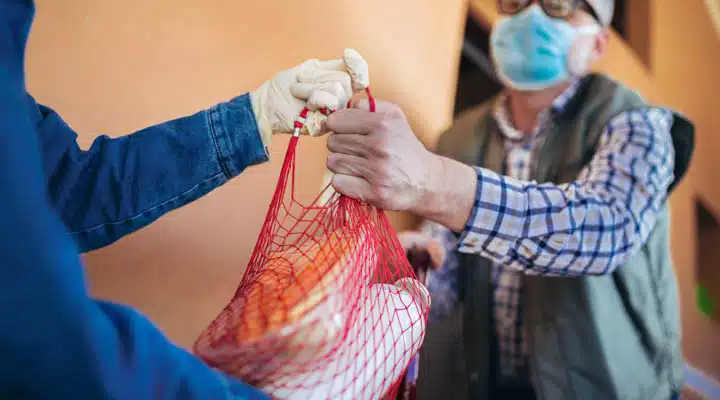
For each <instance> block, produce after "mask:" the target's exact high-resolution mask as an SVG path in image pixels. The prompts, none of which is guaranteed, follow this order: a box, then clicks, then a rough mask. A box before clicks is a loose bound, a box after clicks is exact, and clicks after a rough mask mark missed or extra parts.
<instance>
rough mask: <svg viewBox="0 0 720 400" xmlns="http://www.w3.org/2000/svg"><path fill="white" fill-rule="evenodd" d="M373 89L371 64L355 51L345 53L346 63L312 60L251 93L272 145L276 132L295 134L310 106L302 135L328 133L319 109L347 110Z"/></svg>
mask: <svg viewBox="0 0 720 400" xmlns="http://www.w3.org/2000/svg"><path fill="white" fill-rule="evenodd" d="M369 85H370V76H369V73H368V66H367V62H365V60H364V59H363V58H362V56H361V55H360V53H358V52H357V51H355V50H353V49H345V53H344V56H343V58H342V59H337V60H331V61H319V60H309V61H306V62H304V63H302V64H300V65H299V66H297V67H295V68H292V69H289V70H286V71H283V72H280V73H279V74H277V75H276V76H275V77H274V78H272V79H271V80H269V81H267V82H265V83H264V84H263V85H261V86H260V87H259V88H258V89H257V90H255V91H254V92H252V93H250V99H251V102H252V108H253V112H254V113H255V119H256V120H257V123H258V129H259V130H260V134H261V135H262V138H263V142H264V143H265V144H266V145H269V143H270V138H271V135H272V134H273V133H275V132H280V133H292V132H293V128H294V122H295V119H296V118H297V117H298V115H299V114H300V112H301V111H302V109H303V108H305V106H306V105H307V106H308V108H309V109H310V110H311V112H310V113H309V114H308V118H307V121H306V123H305V128H303V131H302V132H301V133H302V134H306V135H307V134H309V135H311V136H317V135H321V134H323V133H325V132H326V129H325V127H324V122H325V121H326V120H327V117H326V116H325V115H323V114H322V113H321V112H320V111H319V109H321V108H329V109H332V110H337V109H341V108H344V107H345V105H346V104H347V102H348V101H349V100H350V98H351V97H352V96H353V94H354V93H356V92H358V91H360V90H363V89H365V88H366V87H368V86H369Z"/></svg>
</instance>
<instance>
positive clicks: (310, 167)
mask: <svg viewBox="0 0 720 400" xmlns="http://www.w3.org/2000/svg"><path fill="white" fill-rule="evenodd" d="M37 4H38V12H37V18H36V22H35V25H34V28H33V32H32V35H31V41H30V45H29V51H28V64H27V68H28V79H29V87H30V90H31V92H32V93H33V94H34V95H35V96H36V97H37V99H38V100H39V101H40V102H43V103H45V104H48V105H50V106H52V107H54V108H55V109H57V110H58V111H59V112H60V114H61V115H63V116H64V118H65V119H66V120H67V122H68V123H69V124H70V125H71V126H72V127H73V128H75V129H76V130H77V131H78V133H79V134H80V140H81V143H82V145H83V146H88V145H89V144H90V143H91V142H92V140H93V138H94V137H96V136H97V135H100V134H109V135H111V136H113V135H120V134H124V133H128V132H132V131H134V130H137V129H140V128H142V127H144V126H147V125H149V124H153V123H158V122H162V121H164V120H167V119H171V118H175V117H179V116H182V115H185V114H188V113H192V112H194V111H197V110H199V109H202V108H206V107H209V106H212V105H213V104H215V103H217V102H220V101H223V100H226V99H229V98H231V97H233V96H236V95H238V94H241V93H243V92H246V91H249V90H252V89H253V88H255V87H256V86H258V85H259V84H260V83H261V82H263V81H264V80H265V79H268V78H270V77H271V75H272V74H273V73H275V72H277V71H279V70H280V69H283V68H287V67H290V66H292V65H294V64H297V63H299V62H301V61H303V60H305V59H307V58H323V59H327V58H335V57H338V56H340V55H341V54H342V49H343V47H346V46H347V47H354V48H356V49H358V50H360V52H361V53H362V54H363V55H364V56H365V57H366V58H367V59H368V61H369V63H370V68H371V77H372V84H373V87H374V91H375V94H376V95H377V96H378V97H381V98H385V99H389V100H392V101H394V102H397V103H399V104H400V105H402V106H403V108H404V109H405V111H406V113H407V114H408V116H409V118H410V120H411V122H412V124H413V126H414V128H415V129H416V131H417V132H418V134H419V135H420V136H421V138H422V139H423V140H424V141H425V142H426V143H427V144H428V145H429V146H432V145H433V144H434V142H435V140H436V139H437V137H438V134H439V133H440V132H441V131H442V129H443V128H445V127H446V126H448V124H449V123H450V122H451V120H452V117H453V114H454V113H456V112H458V111H460V110H462V109H464V108H465V107H468V106H471V105H473V104H476V103H477V102H479V101H481V100H482V99H484V98H487V96H490V95H492V94H493V93H495V92H496V91H497V90H498V89H499V86H498V85H497V84H496V83H495V82H493V81H492V79H490V77H489V76H488V74H487V73H486V72H484V70H483V68H482V65H480V64H478V62H479V61H478V60H482V56H483V55H484V56H485V58H486V57H487V31H488V28H489V27H490V26H491V25H492V23H493V22H494V21H495V20H496V19H497V14H496V12H495V1H494V0H470V1H466V0H443V1H435V0H413V1H410V0H395V1H385V0H366V1H363V2H354V1H349V0H335V1H329V0H326V1H323V0H306V1H303V2H296V1H289V0H285V1H264V0H244V1H237V0H234V1H231V0H203V1H200V0H173V1H170V0H151V1H140V0H124V1H119V0H103V1H98V0H64V1H62V2H60V1H51V0H40V1H38V2H37ZM719 9H720V1H719V0H704V1H703V0H687V1H682V2H675V1H651V0H632V4H630V1H618V12H617V14H616V20H615V23H614V28H615V31H616V32H615V34H614V36H613V38H612V45H611V48H610V54H609V56H608V57H607V59H606V60H605V61H604V62H603V63H602V65H600V66H599V69H600V70H602V71H606V72H609V73H611V74H612V75H613V76H614V77H616V78H617V79H619V80H621V81H623V82H625V83H627V84H628V85H630V86H631V87H634V88H636V89H638V90H640V91H641V92H642V93H643V94H644V95H645V96H646V97H647V98H648V99H650V100H651V101H653V102H657V103H660V104H664V105H669V106H672V107H674V108H676V109H678V110H679V111H681V112H683V113H685V114H687V115H688V116H689V117H690V118H691V119H692V120H693V121H694V122H695V123H696V124H697V128H698V132H697V136H698V143H697V150H696V158H695V160H694V162H693V166H692V168H691V170H690V173H689V176H688V177H687V178H686V180H685V182H684V183H683V184H682V185H681V187H680V188H679V189H678V190H677V191H676V192H675V194H674V195H673V196H672V199H671V206H672V219H673V224H672V226H673V228H672V229H673V231H672V235H673V236H672V247H673V257H674V260H675V265H676V268H677V272H678V275H679V278H680V289H681V294H682V296H681V297H682V311H683V327H684V332H685V343H684V348H685V352H686V354H687V359H688V360H689V363H690V364H691V365H693V366H695V367H697V368H698V369H700V370H702V371H704V372H705V373H706V374H707V375H709V376H714V377H716V378H717V377H720V322H718V321H720V317H718V316H717V314H718V313H719V312H720V311H717V308H718V307H720V304H716V311H715V313H714V314H711V315H709V316H706V315H703V314H701V313H700V312H699V311H698V308H697V307H696V299H695V297H696V287H697V285H698V282H700V283H702V284H703V285H705V287H706V289H708V291H709V292H710V293H711V294H712V296H714V298H715V301H716V303H717V301H720V251H718V250H717V249H718V248H720V228H719V227H718V223H717V220H718V218H720V185H718V184H717V178H716V175H717V172H716V171H718V168H720V161H718V159H719V158H718V157H717V154H718V151H720V135H718V134H717V132H718V131H720V115H718V111H717V110H718V106H719V105H720V102H719V101H718V100H717V96H718V92H720V73H718V72H717V60H720V28H718V25H717V24H718V19H717V18H718V16H717V13H718V10H719ZM466 27H467V29H466ZM464 45H465V46H464ZM478 55H480V56H481V57H480V58H478V57H477V56H478ZM286 144H287V140H286V139H285V138H277V137H276V138H275V140H274V143H273V146H272V149H271V151H272V154H273V161H272V162H271V163H269V164H266V165H263V166H258V167H254V168H251V169H250V170H248V171H246V172H245V173H244V174H243V175H242V176H241V177H240V178H238V179H236V180H234V181H233V182H231V183H229V184H228V185H227V186H226V187H223V188H221V189H219V190H217V191H216V192H214V193H212V194H210V195H209V196H207V197H205V198H203V199H201V200H200V201H198V202H196V203H194V204H192V205H190V206H188V207H186V208H183V209H182V210H179V211H176V212H173V213H171V214H170V215H168V216H166V217H164V218H162V219H161V220H160V221H159V222H157V223H156V224H154V225H153V226H151V227H149V228H147V229H145V230H143V231H142V232H139V233H137V234H135V235H132V236H130V237H128V238H126V239H123V240H122V241H120V242H118V243H117V244H115V245H113V246H110V247H109V248H107V249H103V250H101V251H97V252H94V253H91V254H89V255H87V256H86V262H87V266H88V275H89V280H90V283H91V286H92V290H93V293H94V294H95V295H96V296H99V297H103V298H108V299H112V300H115V301H120V302H124V303H128V304H130V305H133V306H135V307H137V308H139V309H140V310H141V311H142V312H143V313H145V314H146V315H148V316H149V317H150V318H152V320H153V321H155V322H156V323H157V324H158V325H159V326H160V327H161V328H162V329H163V330H164V331H165V332H166V333H167V334H168V335H169V337H170V338H171V339H173V340H174V341H176V342H177V343H179V344H180V345H183V346H189V345H190V344H191V343H192V341H193V339H194V338H195V337H196V336H197V334H198V333H199V332H200V330H202V329H203V328H204V327H205V326H206V324H207V323H208V322H209V321H210V320H211V319H212V318H213V316H214V315H215V314H216V313H217V312H218V311H219V310H220V309H221V308H222V307H223V306H224V304H225V302H226V301H227V300H228V299H229V297H230V295H231V294H232V292H233V291H234V289H235V285H236V284H237V282H238V281H239V279H240V277H241V276H242V272H243V269H244V265H245V263H246V262H247V260H248V258H249V256H250V252H251V250H252V247H253V245H254V243H255V239H256V235H257V233H258V231H259V229H260V225H261V223H262V219H263V217H264V212H265V209H266V207H267V205H268V202H269V200H270V197H271V195H272V190H273V187H274V182H275V180H276V177H277V175H278V172H279V167H280V162H281V157H282V154H283V152H284V150H285V146H286ZM324 146H325V144H324V140H322V139H315V140H303V142H302V144H301V150H300V151H301V152H300V163H301V164H300V166H301V168H300V169H299V178H300V185H299V187H300V190H301V197H304V198H308V197H310V196H311V195H313V194H315V193H316V192H317V191H318V190H319V187H320V182H321V176H322V173H323V171H324V157H325V147H324ZM393 221H394V222H395V224H396V226H397V227H398V228H399V229H403V228H406V227H409V226H412V223H413V220H412V218H410V217H409V216H406V215H393Z"/></svg>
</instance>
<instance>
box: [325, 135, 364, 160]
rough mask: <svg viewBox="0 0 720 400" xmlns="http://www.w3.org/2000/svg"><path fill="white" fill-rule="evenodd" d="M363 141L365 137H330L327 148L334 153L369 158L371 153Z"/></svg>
mask: <svg viewBox="0 0 720 400" xmlns="http://www.w3.org/2000/svg"><path fill="white" fill-rule="evenodd" d="M362 139H363V136H358V135H330V137H328V141H327V148H328V150H330V152H332V153H340V154H350V155H354V156H358V157H367V156H368V154H369V153H370V151H369V150H368V149H367V146H366V143H365V142H364V141H363V140H362Z"/></svg>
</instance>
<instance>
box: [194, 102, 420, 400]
mask: <svg viewBox="0 0 720 400" xmlns="http://www.w3.org/2000/svg"><path fill="white" fill-rule="evenodd" d="M368 95H370V93H369V91H368ZM370 104H371V110H372V111H374V102H373V100H372V97H370ZM306 115H307V110H304V111H303V113H301V115H300V118H299V119H298V122H296V125H295V126H296V131H295V135H294V136H293V137H292V139H291V140H290V144H289V146H288V150H287V153H286V155H285V161H284V163H283V167H282V171H281V173H280V179H279V181H278V184H277V188H276V189H275V195H274V197H273V200H272V202H271V204H270V208H269V211H268V213H267V216H266V218H265V223H264V225H263V227H262V230H261V232H260V236H259V238H258V241H257V243H256V245H255V249H254V251H253V254H252V257H251V259H250V263H249V264H248V266H247V269H246V271H245V274H244V276H243V278H242V280H241V282H240V285H239V286H238V288H237V291H236V293H235V295H234V296H233V298H232V300H231V301H230V303H229V304H228V305H227V306H226V307H225V309H224V310H223V311H222V313H220V315H218V317H217V318H216V319H215V320H214V321H213V322H212V323H211V324H210V326H209V327H208V328H207V329H206V330H205V331H204V332H203V333H202V334H201V336H200V337H199V338H198V340H197V341H196V343H195V352H196V354H197V355H198V356H199V357H200V358H201V359H203V360H204V361H205V362H206V363H208V364H209V365H210V366H212V367H214V368H217V369H219V370H221V371H223V372H225V373H227V374H229V375H232V376H234V377H237V378H239V379H241V380H243V381H244V382H247V383H249V384H251V385H253V386H255V387H257V388H259V389H261V390H263V391H264V392H265V393H267V394H268V395H269V396H271V397H273V398H277V399H380V398H392V397H394V395H395V393H396V390H397V387H398V384H399V381H400V379H401V377H402V376H403V374H404V372H405V370H406V369H407V366H408V364H409V363H410V361H411V359H412V358H413V356H414V355H415V354H416V353H417V352H418V350H419V349H420V345H421V344H422V341H423V339H424V335H425V327H426V322H427V312H428V309H429V305H430V297H429V294H428V292H427V291H426V290H425V288H424V286H423V285H422V284H421V283H420V282H419V281H418V280H417V278H416V276H415V274H414V272H413V270H412V267H411V266H410V264H409V262H408V259H407V256H406V255H405V252H404V250H403V248H402V247H401V245H400V243H399V241H398V238H397V235H396V233H395V231H394V229H393V228H392V226H391V224H390V222H389V220H388V218H387V216H386V214H385V213H384V212H383V211H382V210H379V209H377V208H375V207H372V206H370V205H367V204H364V203H361V202H358V201H356V200H353V199H350V198H347V197H344V196H341V195H339V194H337V193H335V192H334V191H333V189H332V188H331V187H330V186H328V187H326V188H325V189H324V190H323V191H322V192H321V193H320V195H318V196H317V198H316V199H315V200H314V201H313V202H311V204H307V205H305V204H301V203H300V202H299V201H298V200H297V199H296V197H295V163H296V150H297V144H298V140H300V138H299V130H300V128H301V127H302V122H301V121H304V117H305V116H306ZM323 199H325V200H323Z"/></svg>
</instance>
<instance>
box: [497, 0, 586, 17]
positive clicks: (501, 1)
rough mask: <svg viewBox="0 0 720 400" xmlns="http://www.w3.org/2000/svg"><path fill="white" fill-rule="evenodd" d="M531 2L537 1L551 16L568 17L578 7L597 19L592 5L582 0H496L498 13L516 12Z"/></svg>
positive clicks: (511, 13) (509, 13)
mask: <svg viewBox="0 0 720 400" xmlns="http://www.w3.org/2000/svg"><path fill="white" fill-rule="evenodd" d="M532 3H538V4H539V5H540V8H542V10H543V11H544V12H545V14H547V15H548V16H549V17H552V18H562V19H566V18H570V17H572V16H573V14H575V11H577V9H578V8H582V9H584V10H586V11H587V12H589V13H590V14H591V15H592V16H593V18H595V19H596V20H597V16H596V15H595V12H594V11H593V9H592V7H590V6H588V5H587V3H586V2H585V1H584V0H498V2H497V4H498V9H499V10H500V13H501V14H505V15H513V14H517V13H519V12H520V11H522V10H524V9H526V8H527V7H528V6H530V5H531V4H532Z"/></svg>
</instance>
